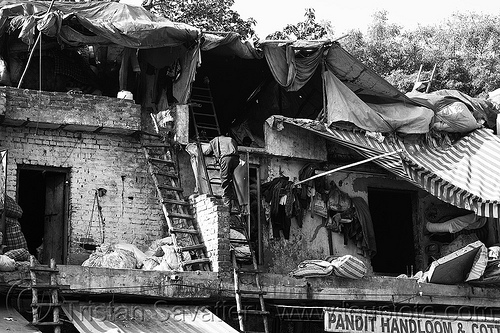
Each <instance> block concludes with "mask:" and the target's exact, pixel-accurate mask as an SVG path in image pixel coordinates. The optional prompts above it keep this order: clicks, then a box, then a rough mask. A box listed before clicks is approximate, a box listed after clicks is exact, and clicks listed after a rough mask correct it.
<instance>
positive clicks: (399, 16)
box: [232, 0, 500, 39]
mask: <svg viewBox="0 0 500 333" xmlns="http://www.w3.org/2000/svg"><path fill="white" fill-rule="evenodd" d="M306 8H314V9H315V11H316V21H321V20H330V21H331V22H332V25H333V27H334V30H335V35H336V36H338V37H340V36H342V35H343V34H344V33H345V32H347V31H348V30H350V29H355V28H357V29H360V30H361V32H365V31H366V28H367V26H368V24H369V23H370V22H371V21H372V15H373V13H375V12H376V11H378V10H384V9H385V10H387V12H388V19H389V23H396V24H399V25H401V26H403V27H407V28H415V27H417V26H418V25H419V24H420V25H429V24H435V23H436V24H437V23H440V22H441V21H443V19H445V18H447V17H449V16H450V15H451V14H453V13H455V12H462V13H467V12H476V13H489V14H492V15H500V1H498V0H462V1H460V0H458V1H457V0H420V1H413V2H411V1H408V0H407V1H401V0H397V1H395V0H344V1H335V0H235V4H234V6H233V8H232V9H233V10H235V11H237V12H238V13H239V14H240V16H241V17H242V18H243V19H248V18H249V17H253V18H254V19H255V20H257V26H256V27H255V31H256V32H257V35H258V36H259V38H262V39H263V38H265V37H266V36H267V35H269V34H271V33H273V32H275V31H277V30H281V29H282V28H283V27H285V26H286V25H287V24H295V23H298V22H300V21H303V20H304V13H305V9H306Z"/></svg>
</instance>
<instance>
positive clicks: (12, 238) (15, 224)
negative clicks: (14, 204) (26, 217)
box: [4, 217, 28, 251]
mask: <svg viewBox="0 0 500 333" xmlns="http://www.w3.org/2000/svg"><path fill="white" fill-rule="evenodd" d="M4 245H5V250H6V251H10V250H16V249H28V243H27V242H26V238H25V237H24V234H23V232H22V231H21V224H20V223H19V221H18V220H17V219H14V218H10V217H6V218H5V239H4Z"/></svg>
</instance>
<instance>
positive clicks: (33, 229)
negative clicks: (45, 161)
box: [18, 166, 68, 264]
mask: <svg viewBox="0 0 500 333" xmlns="http://www.w3.org/2000/svg"><path fill="white" fill-rule="evenodd" d="M67 177H68V172H67V170H65V169H55V168H50V169H47V168H34V167H22V166H21V167H20V169H19V175H18V203H19V205H20V206H21V208H22V209H23V216H22V217H21V218H20V219H19V221H20V223H21V230H22V232H23V234H24V237H25V238H26V241H27V242H28V250H29V252H30V253H31V254H33V255H35V256H37V258H38V260H39V261H40V262H41V263H44V264H48V263H49V261H50V259H51V258H54V259H55V260H56V263H58V264H63V263H65V259H66V242H65V240H66V238H67V222H66V215H67V214H66V209H65V207H66V190H65V184H66V180H67Z"/></svg>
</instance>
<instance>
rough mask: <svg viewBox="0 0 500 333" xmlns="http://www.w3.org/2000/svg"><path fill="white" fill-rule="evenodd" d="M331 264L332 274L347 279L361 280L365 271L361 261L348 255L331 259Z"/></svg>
mask: <svg viewBox="0 0 500 333" xmlns="http://www.w3.org/2000/svg"><path fill="white" fill-rule="evenodd" d="M331 264H332V266H333V274H335V275H336V276H339V277H344V278H349V279H361V278H362V277H363V276H365V274H366V270H367V269H366V265H365V263H364V262H363V261H361V260H360V259H358V258H356V257H354V256H351V255H349V254H348V255H345V256H342V257H339V258H335V259H333V260H332V262H331Z"/></svg>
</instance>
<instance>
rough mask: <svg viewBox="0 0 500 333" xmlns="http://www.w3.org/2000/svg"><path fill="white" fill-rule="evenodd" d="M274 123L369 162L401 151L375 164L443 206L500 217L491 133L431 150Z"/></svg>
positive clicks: (497, 159) (499, 166) (496, 144)
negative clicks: (301, 130)
mask: <svg viewBox="0 0 500 333" xmlns="http://www.w3.org/2000/svg"><path fill="white" fill-rule="evenodd" d="M271 122H274V124H275V125H278V123H283V122H285V123H289V124H292V125H295V126H298V127H301V128H304V129H307V130H310V131H313V132H315V133H317V134H319V135H321V136H323V137H325V138H327V139H329V140H332V141H334V142H336V143H338V144H341V145H344V146H346V147H349V148H351V149H354V150H356V151H357V152H358V153H360V154H361V155H362V156H364V157H367V158H368V157H373V156H376V155H380V154H382V153H386V152H391V151H395V150H398V149H402V150H403V153H401V154H400V155H399V157H398V156H397V155H392V156H389V157H388V158H384V159H378V160H376V161H375V163H377V164H378V165H380V166H382V167H384V168H385V169H387V170H388V171H390V172H392V173H394V174H395V175H397V176H399V177H401V178H402V179H404V180H406V181H409V182H411V183H412V184H414V185H417V186H418V187H420V188H422V189H423V190H425V191H427V192H429V193H430V194H432V195H433V196H435V197H437V198H439V199H440V200H442V201H444V202H447V203H450V204H452V205H454V206H456V207H460V208H464V209H467V210H471V211H474V212H475V213H476V214H477V215H479V216H485V217H493V218H498V217H499V216H500V186H498V184H499V183H500V173H499V172H498V170H500V138H499V137H498V136H496V135H495V134H493V131H491V130H489V129H486V128H481V129H477V130H475V131H473V132H471V133H470V134H468V135H466V136H464V137H462V138H461V139H459V140H458V141H456V142H455V143H453V144H452V145H451V146H448V147H443V148H432V147H429V146H428V145H426V144H424V143H417V142H414V141H412V142H409V141H404V140H402V139H399V138H398V137H396V136H394V137H391V138H388V137H386V138H385V139H384V140H378V139H377V138H373V137H371V136H370V135H367V132H364V131H357V132H354V131H349V130H339V129H331V128H326V127H325V126H324V125H323V124H321V123H319V122H316V121H312V120H298V119H290V118H284V117H279V116H274V119H273V120H272V121H271Z"/></svg>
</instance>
